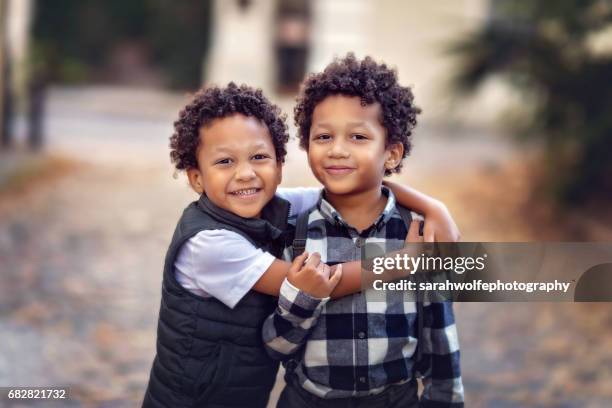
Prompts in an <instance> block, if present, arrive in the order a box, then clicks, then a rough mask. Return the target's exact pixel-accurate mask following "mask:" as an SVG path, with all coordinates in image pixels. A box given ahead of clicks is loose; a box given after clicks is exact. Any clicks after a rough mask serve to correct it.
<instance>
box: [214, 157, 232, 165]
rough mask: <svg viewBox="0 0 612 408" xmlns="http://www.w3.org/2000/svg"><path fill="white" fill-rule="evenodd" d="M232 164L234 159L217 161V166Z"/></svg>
mask: <svg viewBox="0 0 612 408" xmlns="http://www.w3.org/2000/svg"><path fill="white" fill-rule="evenodd" d="M231 162H232V159H227V158H226V159H220V160H217V161H216V162H215V164H219V165H224V164H230V163H231Z"/></svg>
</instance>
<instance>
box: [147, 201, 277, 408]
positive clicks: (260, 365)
mask: <svg viewBox="0 0 612 408" xmlns="http://www.w3.org/2000/svg"><path fill="white" fill-rule="evenodd" d="M288 213H289V203H287V202H286V201H284V200H282V199H280V198H278V197H274V198H273V199H272V200H271V201H270V203H268V204H267V205H266V206H265V207H264V209H263V210H262V216H261V218H259V219H247V218H242V217H239V216H237V215H235V214H232V213H230V212H228V211H225V210H223V209H221V208H219V207H217V206H215V205H214V204H213V203H211V202H210V200H208V198H207V197H206V196H204V195H202V196H201V198H200V199H199V200H198V201H196V202H193V203H191V204H190V205H189V206H188V207H187V208H186V209H185V211H184V212H183V215H182V216H181V218H180V220H179V222H178V225H177V227H176V230H175V232H174V236H173V238H172V241H171V243H170V247H169V248H168V252H167V254H166V260H165V265H164V272H163V283H162V299H161V307H160V311H159V322H158V328H157V354H156V356H155V360H154V361H153V367H152V369H151V374H150V379H149V385H148V387H147V391H146V393H145V397H144V401H143V407H146V408H161V407H171V408H180V407H265V406H266V404H267V401H268V396H269V394H270V391H271V390H272V387H273V385H274V381H275V378H276V373H277V370H278V362H275V361H273V360H272V359H270V358H269V357H268V355H267V353H266V352H265V350H264V348H263V344H262V340H261V326H262V324H263V321H264V320H265V319H266V317H267V316H268V315H270V314H271V313H272V312H273V310H274V308H275V307H276V301H277V299H276V298H275V297H272V296H268V295H264V294H261V293H258V292H255V291H253V290H251V291H249V292H248V293H247V294H246V295H245V296H244V298H242V300H240V302H238V304H237V305H236V306H235V307H234V308H233V309H230V308H229V307H227V306H226V305H224V304H223V303H221V302H220V301H218V300H216V299H215V298H204V297H200V296H197V295H195V294H192V293H191V292H189V291H188V290H186V289H184V288H183V287H182V286H181V285H180V284H179V283H178V282H177V281H176V279H175V277H174V263H175V260H176V256H177V254H178V251H179V249H180V248H181V246H182V245H183V244H184V243H185V242H186V241H187V240H188V239H189V238H191V237H193V236H194V235H196V234H197V233H198V232H200V231H204V230H212V229H225V230H230V231H234V232H236V233H238V234H240V235H242V236H243V237H244V238H245V239H247V240H248V241H250V242H251V243H253V244H254V245H255V246H256V247H258V248H261V249H263V250H265V251H268V252H270V253H272V254H273V255H275V256H277V257H280V255H281V253H282V250H283V247H284V241H285V237H284V231H285V230H286V227H287V216H288Z"/></svg>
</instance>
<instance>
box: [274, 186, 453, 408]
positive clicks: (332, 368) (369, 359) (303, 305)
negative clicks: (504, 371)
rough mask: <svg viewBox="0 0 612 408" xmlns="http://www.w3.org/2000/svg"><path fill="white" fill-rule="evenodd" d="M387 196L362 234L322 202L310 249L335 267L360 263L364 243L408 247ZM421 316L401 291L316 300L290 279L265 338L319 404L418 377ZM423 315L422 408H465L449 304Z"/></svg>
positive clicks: (428, 306)
mask: <svg viewBox="0 0 612 408" xmlns="http://www.w3.org/2000/svg"><path fill="white" fill-rule="evenodd" d="M383 192H384V193H385V194H386V195H387V196H388V200H387V205H386V207H385V209H384V211H383V212H382V213H381V215H380V216H379V218H378V219H377V220H376V222H375V223H374V224H373V225H372V226H370V227H369V228H367V229H365V230H364V231H362V232H361V234H360V233H359V232H358V231H357V230H356V229H355V228H353V227H351V226H350V225H348V224H347V223H346V222H345V221H344V220H343V219H342V217H341V215H340V214H339V213H338V212H337V211H336V210H335V209H334V208H333V207H332V206H331V204H330V203H329V202H327V201H326V200H325V199H324V198H323V197H321V199H320V200H319V202H318V204H317V206H316V207H315V208H314V209H313V210H312V211H311V212H310V215H309V219H308V236H307V242H306V250H307V251H308V252H309V253H312V252H319V253H320V254H321V261H322V262H325V263H327V264H328V265H335V264H337V263H342V262H348V261H354V260H360V259H361V247H362V246H363V245H365V244H370V243H375V244H377V245H379V246H383V247H384V248H385V250H386V251H387V252H390V251H394V250H399V249H401V248H403V246H404V240H405V238H406V234H407V227H406V225H405V223H404V222H403V220H402V218H401V215H400V213H399V211H398V209H397V208H396V200H395V197H394V196H393V193H391V192H390V191H389V190H388V189H386V188H384V187H383ZM374 299H376V301H374ZM416 310H417V308H416V304H415V302H414V301H411V300H409V299H408V295H407V294H406V293H404V292H401V291H388V293H386V301H385V302H381V301H380V294H376V296H374V293H373V292H372V290H367V291H364V292H360V293H356V294H354V295H349V296H346V297H343V298H340V299H335V300H329V299H316V298H312V297H310V296H309V295H307V294H306V293H304V292H301V291H299V290H298V289H297V288H295V287H293V285H291V284H290V283H289V282H288V281H287V280H285V282H284V283H283V285H282V287H281V292H280V296H279V303H278V308H277V309H276V311H275V313H274V314H273V315H271V316H270V317H269V318H268V319H267V320H266V322H265V323H264V326H263V338H264V342H265V345H266V348H267V350H268V352H269V353H270V355H271V356H272V357H274V358H277V359H279V360H285V361H286V362H287V361H290V362H291V364H293V365H294V366H295V369H294V373H295V375H296V378H297V382H298V383H299V384H300V385H301V386H302V387H303V388H304V389H305V390H307V391H309V392H310V393H312V394H314V395H317V396H319V397H322V398H346V397H361V396H366V395H372V394H377V393H380V392H382V391H384V390H385V388H387V387H388V386H389V385H392V384H401V383H404V382H407V381H410V380H411V379H413V378H414V376H415V374H416V369H415V361H414V359H415V350H416V346H417V325H416ZM423 310H424V316H423V325H424V330H423V339H424V344H422V345H421V347H422V353H423V354H422V358H423V359H424V360H423V361H424V362H425V365H424V367H427V369H426V370H423V371H425V372H424V373H420V374H422V375H423V383H424V386H425V387H424V391H423V395H422V397H421V406H424V407H427V406H429V407H463V384H462V381H461V374H460V368H459V343H458V339H457V331H456V327H455V320H454V316H453V310H452V304H451V303H449V302H445V303H427V302H426V303H425V304H424V308H423ZM296 363H297V364H296ZM292 368H293V367H292Z"/></svg>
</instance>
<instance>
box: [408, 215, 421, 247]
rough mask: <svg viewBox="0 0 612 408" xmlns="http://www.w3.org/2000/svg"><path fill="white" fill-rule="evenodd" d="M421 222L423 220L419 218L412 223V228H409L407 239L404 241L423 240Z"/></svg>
mask: <svg viewBox="0 0 612 408" xmlns="http://www.w3.org/2000/svg"><path fill="white" fill-rule="evenodd" d="M420 224H421V222H420V221H417V220H415V221H412V222H411V223H410V228H408V234H406V240H405V241H404V242H405V243H406V244H407V243H409V242H411V243H415V242H423V237H422V236H421V235H419V229H420V227H421V225H420Z"/></svg>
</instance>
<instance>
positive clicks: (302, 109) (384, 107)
mask: <svg viewBox="0 0 612 408" xmlns="http://www.w3.org/2000/svg"><path fill="white" fill-rule="evenodd" d="M338 94H340V95H346V96H357V97H359V98H361V104H362V105H363V106H366V105H371V104H373V103H379V104H380V106H381V111H382V117H381V118H380V122H381V124H382V125H383V126H384V128H385V129H386V131H387V137H386V146H389V145H391V144H395V143H401V144H402V145H403V146H404V155H403V156H402V158H404V157H406V156H407V155H408V154H409V153H410V150H411V148H412V143H411V141H410V139H411V136H412V130H413V129H414V127H415V126H416V124H417V118H416V117H417V115H418V114H419V113H421V109H420V108H419V107H417V106H415V105H414V103H413V101H414V96H413V95H412V91H411V90H410V88H409V87H405V86H400V85H399V83H398V80H397V72H396V71H395V70H394V69H391V68H388V67H387V65H385V64H379V63H377V62H376V61H374V60H373V59H372V58H371V57H365V58H364V59H363V60H358V59H357V58H356V57H355V55H354V54H353V53H349V54H347V55H346V56H345V57H344V58H342V59H335V60H334V61H333V62H332V63H331V64H329V65H328V66H327V67H326V68H325V69H324V70H323V72H320V73H316V74H311V75H309V76H308V77H307V78H306V80H305V81H304V83H303V85H302V89H301V91H300V94H299V95H298V97H297V105H296V107H295V109H294V117H295V125H296V126H297V128H298V137H299V139H300V146H301V147H302V148H303V149H306V150H307V149H308V142H309V134H310V126H311V125H312V114H313V112H314V110H315V107H316V106H317V105H318V104H319V103H320V102H322V101H323V100H324V99H325V98H327V97H328V96H331V95H338ZM401 167H402V163H401V161H400V163H399V164H398V165H397V167H395V168H394V169H391V170H388V169H387V170H385V175H386V176H388V175H390V174H391V173H394V172H395V173H398V172H399V171H400V169H401Z"/></svg>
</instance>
